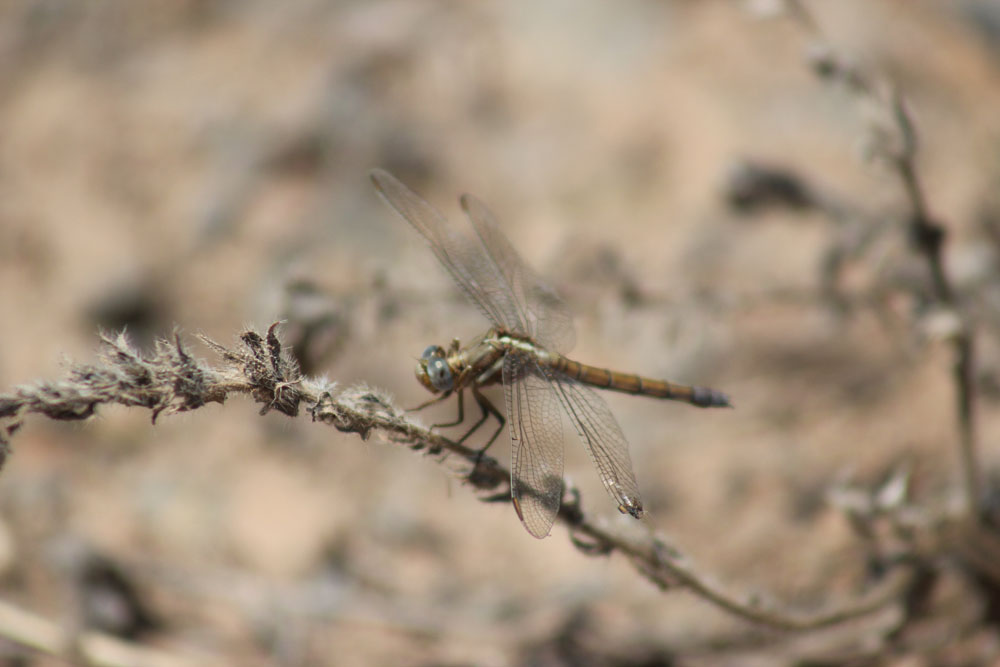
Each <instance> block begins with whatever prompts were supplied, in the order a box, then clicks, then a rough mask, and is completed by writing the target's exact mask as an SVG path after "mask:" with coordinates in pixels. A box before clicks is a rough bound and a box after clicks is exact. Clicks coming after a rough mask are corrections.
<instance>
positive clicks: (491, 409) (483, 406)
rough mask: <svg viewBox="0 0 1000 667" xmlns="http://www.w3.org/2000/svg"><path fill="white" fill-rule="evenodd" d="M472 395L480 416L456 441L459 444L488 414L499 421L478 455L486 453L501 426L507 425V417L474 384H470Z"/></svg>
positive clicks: (498, 433)
mask: <svg viewBox="0 0 1000 667" xmlns="http://www.w3.org/2000/svg"><path fill="white" fill-rule="evenodd" d="M472 397H473V398H474V399H476V405H478V406H479V409H480V410H482V416H481V417H480V418H479V421H477V422H476V423H475V425H474V426H473V427H472V428H471V429H469V432H468V433H466V434H465V435H463V436H462V439H461V440H459V441H458V442H459V444H461V443H462V442H464V441H465V439H466V438H468V437H469V436H470V435H472V433H473V432H474V431H476V430H478V429H479V427H480V426H482V425H483V423H484V422H485V421H486V420H487V419H488V418H489V416H490V415H493V416H494V417H496V420H497V421H498V422H499V426H497V430H496V431H494V432H493V435H491V436H490V439H489V440H488V441H487V442H486V444H485V445H484V446H483V448H482V449H480V450H479V456H482V455H483V454H485V453H486V450H487V449H489V448H490V446H491V445H492V444H493V443H494V442H496V439H497V437H499V435H500V432H501V431H503V427H504V426H506V425H507V418H506V417H504V416H503V413H502V412H500V411H499V410H497V408H496V406H495V405H493V403H492V402H491V401H490V399H488V398H486V396H484V395H483V394H482V393H481V392H480V391H479V388H478V387H477V386H476V385H472Z"/></svg>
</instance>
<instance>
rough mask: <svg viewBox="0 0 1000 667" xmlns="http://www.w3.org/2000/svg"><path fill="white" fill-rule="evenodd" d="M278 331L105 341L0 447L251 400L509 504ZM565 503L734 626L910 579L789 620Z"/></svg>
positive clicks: (849, 614) (827, 620)
mask: <svg viewBox="0 0 1000 667" xmlns="http://www.w3.org/2000/svg"><path fill="white" fill-rule="evenodd" d="M277 326H278V325H277V324H274V325H272V326H271V327H270V329H269V330H268V332H267V334H266V336H261V335H259V334H257V333H256V332H253V331H247V332H245V333H244V334H242V335H241V336H240V340H241V343H242V349H230V348H227V347H225V346H222V345H219V344H218V343H214V342H212V341H210V340H208V339H205V338H203V340H204V341H205V342H206V344H208V345H209V346H210V347H212V348H213V349H214V350H215V351H217V352H218V353H219V354H220V356H221V357H222V359H223V361H224V362H225V365H224V366H223V367H221V368H215V367H211V366H209V365H207V364H205V363H204V362H201V361H198V360H196V359H194V358H193V357H191V356H190V355H189V354H188V353H187V352H186V351H185V350H184V348H183V346H182V344H181V341H180V337H179V336H175V337H174V341H173V342H171V343H168V342H166V341H160V343H159V344H158V345H157V346H156V349H155V352H154V353H153V355H152V356H151V357H150V358H146V359H144V358H142V356H141V355H140V354H139V353H138V352H137V351H135V350H134V349H133V348H132V347H131V346H130V345H129V343H128V341H127V340H126V338H125V337H124V335H119V336H117V337H115V338H111V337H108V336H104V337H103V342H104V345H105V350H104V352H103V354H102V358H101V361H100V362H99V363H97V364H88V365H79V366H75V367H72V368H71V369H70V371H69V373H68V376H67V377H66V379H64V380H61V381H59V382H39V383H36V384H34V385H28V386H22V387H19V388H17V389H15V390H14V392H13V393H11V394H6V395H0V419H3V418H6V424H5V425H4V427H3V428H2V429H0V436H2V440H3V442H2V443H0V444H2V445H3V446H4V447H6V446H8V442H7V441H8V439H9V436H10V435H11V434H12V433H13V432H14V431H15V430H16V428H17V426H18V425H19V424H20V421H21V420H22V419H23V417H24V416H25V415H27V414H29V413H36V414H41V415H45V416H47V417H50V418H52V419H62V420H66V419H71V420H79V419H86V418H87V417H89V416H90V415H92V414H94V411H95V410H96V408H97V407H98V406H99V405H102V404H106V403H107V404H110V403H119V404H124V405H130V406H140V407H146V408H149V409H150V410H151V411H152V412H153V419H154V420H155V419H156V417H157V416H158V415H161V414H168V415H169V414H174V413H180V412H185V411H188V410H194V409H197V408H199V407H202V406H204V405H206V404H208V403H222V402H224V401H225V400H226V398H227V397H228V396H229V395H230V394H234V393H236V394H247V395H249V396H252V397H253V398H254V400H255V401H257V402H258V403H260V404H261V405H262V408H261V414H264V413H266V412H269V411H271V410H276V411H278V412H281V413H282V414H285V415H288V416H296V415H297V414H298V413H299V409H300V407H305V408H306V409H307V411H308V412H309V413H310V414H311V415H312V418H313V420H314V421H318V422H323V423H325V424H329V425H332V426H334V427H335V428H337V429H338V430H340V431H343V432H347V433H357V434H358V435H360V436H361V437H362V438H368V437H369V436H370V435H371V434H372V433H373V432H375V433H377V434H379V435H380V436H381V437H383V438H384V439H385V440H387V441H389V442H392V443H397V444H402V445H406V446H408V447H410V448H411V449H413V450H415V451H424V452H427V453H429V454H441V453H451V454H453V455H457V456H458V457H460V458H461V459H462V460H464V461H465V462H468V464H469V465H468V466H466V467H465V469H464V470H463V471H462V473H461V475H462V478H463V480H464V481H466V482H467V483H469V484H470V485H471V486H473V487H474V488H476V489H477V490H478V491H480V492H481V493H482V495H481V499H482V500H484V501H496V500H500V499H503V500H507V499H509V486H507V485H509V480H510V471H509V470H507V469H506V468H505V467H503V466H501V465H500V464H499V463H498V462H497V461H495V460H493V459H492V458H490V457H487V456H481V455H480V453H479V452H478V451H477V450H475V449H470V448H468V447H464V446H462V445H460V444H458V443H455V442H452V441H451V440H449V439H447V438H445V437H443V436H441V435H439V434H437V433H435V432H434V431H432V430H431V429H428V428H426V427H424V426H422V425H420V424H417V423H415V422H413V421H411V420H409V419H408V418H407V417H406V415H405V413H404V412H402V411H401V410H399V409H397V408H396V407H395V406H394V405H393V404H392V402H391V401H390V400H389V399H388V398H387V397H386V396H385V395H383V394H382V393H380V392H378V391H376V390H373V389H370V388H368V387H365V386H355V387H349V388H347V389H343V390H340V389H338V388H336V387H335V386H334V385H333V384H332V383H329V382H327V381H325V380H319V379H314V378H309V377H305V376H302V375H301V374H300V373H299V371H298V368H297V366H296V365H295V363H294V361H292V360H291V359H290V358H289V357H288V356H287V355H286V353H285V351H284V350H283V348H282V346H281V343H280V341H279V339H278V337H277V334H276V328H277ZM0 423H3V422H0ZM438 459H439V460H441V461H444V460H445V459H444V457H438ZM566 495H567V498H566V499H565V500H564V503H563V506H562V509H561V510H560V512H559V517H558V519H559V521H560V522H561V523H563V524H564V525H566V526H567V528H568V529H569V534H570V539H571V540H572V541H573V543H574V545H576V546H577V548H578V549H580V551H581V552H583V553H585V554H588V555H605V554H611V553H614V552H618V553H620V554H622V555H623V556H625V557H626V558H628V559H629V561H630V562H631V563H632V564H633V566H634V567H635V568H636V570H637V571H638V572H639V573H640V574H642V575H643V576H645V577H646V578H647V579H649V580H650V581H652V582H653V583H655V584H656V585H657V586H659V587H661V588H663V589H668V588H677V587H685V588H688V589H689V590H691V591H693V592H695V593H696V594H697V595H699V596H700V597H703V598H704V599H706V600H708V601H710V602H711V603H713V604H715V605H717V606H719V607H720V608H722V609H725V610H726V611H728V612H730V613H732V614H734V615H736V616H739V617H742V618H745V619H748V620H751V621H755V622H757V623H761V624H764V625H768V626H771V627H775V628H780V629H786V630H807V629H815V628H821V627H829V626H833V625H836V624H839V623H842V622H845V621H848V620H851V619H857V618H861V617H863V616H867V615H869V614H872V613H873V612H876V611H880V610H884V609H887V608H890V607H892V606H893V605H895V604H897V603H898V601H899V600H900V598H901V597H902V596H903V593H904V592H905V591H906V589H907V587H908V586H909V585H910V581H911V577H912V568H911V567H910V566H909V564H907V563H901V564H900V566H899V567H898V568H894V569H892V570H891V571H890V572H888V574H887V576H885V577H883V578H882V579H881V580H880V581H879V582H878V583H877V585H875V586H873V587H872V588H871V590H869V591H868V592H867V593H865V594H864V595H863V596H861V597H860V598H859V599H857V600H853V601H850V602H848V603H845V604H841V605H838V606H835V607H832V608H830V609H826V610H823V611H819V612H808V613H804V612H803V613H799V612H795V611H790V610H787V609H783V608H781V606H780V605H778V604H773V603H771V604H769V603H765V602H763V601H762V599H761V598H760V596H742V595H737V594H733V593H731V592H729V591H727V590H726V589H725V588H724V587H723V586H721V585H720V584H718V583H716V582H715V581H714V580H713V579H712V578H711V577H708V576H705V575H704V574H702V573H700V572H699V571H698V569H697V568H696V567H695V566H694V564H693V563H692V562H691V561H690V560H689V559H688V558H687V557H685V556H684V555H683V554H682V553H680V552H679V551H677V550H675V549H673V548H672V547H670V546H668V545H667V542H666V541H665V540H664V539H662V538H661V537H658V536H655V535H653V534H651V533H644V532H642V531H627V532H619V531H616V530H612V529H609V528H607V527H606V526H605V525H604V524H603V522H601V521H595V520H594V519H592V518H591V517H589V516H588V515H587V514H585V513H584V511H583V509H582V506H581V503H580V499H579V494H578V492H576V491H575V490H570V492H569V493H567V494H566Z"/></svg>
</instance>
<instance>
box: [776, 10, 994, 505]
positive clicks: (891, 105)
mask: <svg viewBox="0 0 1000 667" xmlns="http://www.w3.org/2000/svg"><path fill="white" fill-rule="evenodd" d="M787 5H788V7H789V9H790V14H791V15H792V17H793V18H794V19H795V20H796V22H797V23H798V25H799V26H801V27H802V28H803V30H804V31H805V32H807V33H808V34H809V35H810V38H811V39H812V42H813V43H812V47H811V49H810V58H809V59H810V62H811V65H812V68H813V71H814V72H815V73H816V75H817V76H818V77H819V78H820V79H821V80H823V81H826V82H828V83H836V84H841V85H843V86H844V87H845V88H846V89H847V90H848V91H850V92H851V93H852V94H853V95H855V96H856V97H857V98H858V100H859V101H861V102H862V103H863V104H865V105H866V106H867V107H868V108H870V109H871V110H873V111H874V112H875V113H874V117H873V119H872V123H871V125H870V128H869V130H870V137H869V142H868V143H869V152H870V154H871V155H872V157H875V158H878V159H880V160H883V161H884V162H886V163H887V164H888V165H889V166H890V168H891V169H892V171H893V173H894V174H895V176H896V178H898V179H899V181H900V185H901V188H902V191H903V194H904V195H905V197H906V201H907V203H908V207H909V211H908V214H907V216H906V226H907V233H908V235H909V238H910V242H911V244H912V246H913V248H914V250H915V251H916V253H917V254H918V255H919V256H921V257H922V258H923V259H924V262H925V263H926V265H927V268H928V271H929V273H930V279H931V288H932V289H931V294H932V298H933V301H934V303H935V305H937V306H938V307H939V308H940V309H942V310H944V311H947V312H950V313H954V314H955V315H956V318H955V319H956V321H957V322H958V323H959V326H958V327H957V328H956V330H955V331H954V332H952V334H951V336H950V337H949V342H950V344H951V346H952V349H953V352H954V359H955V362H954V370H953V377H954V380H955V400H956V409H957V425H958V431H959V451H960V460H961V468H962V480H963V490H964V492H965V500H966V503H967V504H968V507H969V510H970V512H972V513H973V514H975V515H976V516H977V517H978V516H981V514H982V512H983V511H984V510H983V496H982V490H981V489H982V482H981V472H980V465H979V460H978V454H977V444H976V430H975V406H976V381H975V380H976V378H975V350H974V347H975V346H974V332H973V327H972V323H971V321H970V318H968V317H966V316H964V313H963V312H962V307H961V303H959V299H958V297H957V296H956V291H955V289H954V286H953V284H952V281H951V279H950V278H949V276H948V273H947V271H946V270H945V266H944V258H943V247H944V241H945V238H946V230H945V228H944V226H943V225H941V224H940V223H939V222H937V221H936V220H935V219H934V218H933V217H932V216H931V214H930V211H929V208H928V205H927V201H926V197H925V195H924V188H923V185H922V184H921V181H920V178H919V175H918V171H917V164H916V160H917V150H918V135H917V130H916V126H915V125H914V123H913V118H912V117H911V115H910V112H909V109H908V108H907V105H906V100H905V99H904V97H903V95H902V93H901V91H900V90H899V88H898V87H897V86H895V85H894V84H893V83H891V82H887V81H883V80H882V79H881V77H878V76H876V75H874V74H872V73H869V72H866V71H864V70H863V69H862V68H860V67H859V66H857V65H856V64H854V63H851V62H849V61H848V60H847V59H846V58H844V57H843V56H841V55H839V54H837V52H836V51H835V49H834V48H833V47H832V46H831V44H830V43H829V41H828V40H827V39H826V38H825V37H824V35H823V33H822V30H821V29H820V28H819V25H818V23H817V22H816V20H815V19H814V18H813V17H812V15H811V13H810V12H809V10H808V9H807V8H806V7H805V5H804V4H803V3H802V2H801V1H800V0H788V3H787Z"/></svg>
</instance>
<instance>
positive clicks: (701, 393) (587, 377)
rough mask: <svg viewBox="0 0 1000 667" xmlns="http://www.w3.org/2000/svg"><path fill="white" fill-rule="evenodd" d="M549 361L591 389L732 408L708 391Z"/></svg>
mask: <svg viewBox="0 0 1000 667" xmlns="http://www.w3.org/2000/svg"><path fill="white" fill-rule="evenodd" d="M552 357H553V359H552V362H551V365H552V368H553V369H554V370H557V371H559V372H561V373H563V374H565V375H568V376H569V377H571V378H573V379H574V380H577V381H579V382H582V383H584V384H589V385H591V386H592V387H599V388H601V389H611V390H613V391H621V392H624V393H626V394H641V395H642V396H652V397H653V398H666V399H669V400H672V401H684V402H685V403H690V404H691V405H697V406H698V407H700V408H728V407H732V405H731V404H730V402H729V397H728V396H726V395H725V394H724V393H722V392H721V391H716V390H715V389H709V388H708V387H689V386H687V385H683V384H674V383H673V382H667V381H665V380H651V379H649V378H644V377H641V376H639V375H634V374H632V373H619V372H617V371H612V370H608V369H607V368H598V367H597V366H590V365H587V364H581V363H580V362H579V361H573V360H572V359H567V358H566V357H563V356H556V355H552Z"/></svg>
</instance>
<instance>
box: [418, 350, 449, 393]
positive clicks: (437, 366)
mask: <svg viewBox="0 0 1000 667" xmlns="http://www.w3.org/2000/svg"><path fill="white" fill-rule="evenodd" d="M425 354H426V352H425ZM427 376H428V377H429V378H430V379H431V384H433V385H434V387H435V388H436V389H437V390H438V391H449V390H450V389H451V388H452V385H453V384H454V379H453V378H452V376H451V368H449V367H448V362H447V361H445V360H444V359H442V358H441V357H438V356H434V357H432V358H430V359H429V360H428V362H427Z"/></svg>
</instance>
